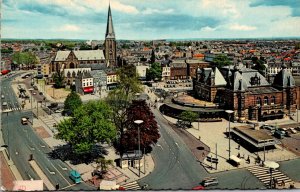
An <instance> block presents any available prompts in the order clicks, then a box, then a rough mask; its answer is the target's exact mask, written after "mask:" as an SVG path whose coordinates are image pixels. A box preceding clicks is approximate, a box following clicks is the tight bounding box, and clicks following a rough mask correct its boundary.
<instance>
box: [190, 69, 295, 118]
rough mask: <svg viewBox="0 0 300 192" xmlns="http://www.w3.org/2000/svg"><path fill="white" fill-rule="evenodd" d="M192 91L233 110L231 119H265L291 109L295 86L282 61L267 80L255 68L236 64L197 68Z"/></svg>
mask: <svg viewBox="0 0 300 192" xmlns="http://www.w3.org/2000/svg"><path fill="white" fill-rule="evenodd" d="M194 91H195V95H196V96H197V98H198V99H200V100H205V101H208V102H213V103H216V104H217V105H218V106H219V108H221V109H229V110H233V111H234V115H233V116H234V120H237V121H241V122H244V121H245V120H258V121H266V120H271V119H280V118H283V117H284V116H286V115H289V114H291V113H294V112H295V111H296V107H297V104H298V102H297V101H299V98H298V97H299V96H298V94H299V91H298V87H296V86H295V80H294V78H293V76H292V75H291V73H290V72H289V71H288V70H287V67H286V66H285V64H283V65H282V69H281V71H280V72H279V73H278V74H277V75H276V77H275V79H274V82H273V83H272V84H270V83H269V82H268V81H267V80H266V78H265V77H264V76H263V75H261V74H260V73H259V72H258V71H257V70H254V69H249V68H246V67H244V66H243V65H240V66H237V65H236V66H226V67H223V68H220V69H219V68H217V67H216V68H214V69H213V68H203V69H200V68H198V69H197V76H196V78H195V79H194Z"/></svg>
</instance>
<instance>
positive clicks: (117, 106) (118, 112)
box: [106, 65, 142, 151]
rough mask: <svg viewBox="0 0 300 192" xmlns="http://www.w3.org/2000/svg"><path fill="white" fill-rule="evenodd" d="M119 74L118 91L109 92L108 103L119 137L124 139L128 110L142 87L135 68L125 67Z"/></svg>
mask: <svg viewBox="0 0 300 192" xmlns="http://www.w3.org/2000/svg"><path fill="white" fill-rule="evenodd" d="M117 74H118V77H119V79H118V83H119V85H118V87H117V88H116V89H114V90H113V91H111V92H109V94H108V97H107V98H106V102H107V103H108V104H109V105H110V106H111V108H112V110H113V121H114V123H115V125H116V127H117V130H118V137H119V138H122V137H123V134H124V129H125V122H126V120H127V114H126V109H127V108H128V107H129V105H130V103H131V101H132V100H133V99H134V98H135V94H137V93H139V92H141V91H142V87H141V83H140V81H139V80H138V75H137V73H136V70H135V66H132V65H127V66H123V67H122V68H121V69H119V70H118V71H117ZM120 148H122V146H121V147H120ZM120 151H122V149H121V150H120Z"/></svg>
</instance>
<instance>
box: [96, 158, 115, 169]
mask: <svg viewBox="0 0 300 192" xmlns="http://www.w3.org/2000/svg"><path fill="white" fill-rule="evenodd" d="M96 163H97V168H96V169H97V170H98V169H99V168H100V169H101V173H105V172H107V168H108V166H109V165H113V161H112V160H111V159H109V160H106V159H104V158H103V157H100V158H98V159H97V160H96Z"/></svg>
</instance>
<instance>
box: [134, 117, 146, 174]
mask: <svg viewBox="0 0 300 192" xmlns="http://www.w3.org/2000/svg"><path fill="white" fill-rule="evenodd" d="M143 122H144V121H143V120H135V121H134V123H135V124H137V125H138V142H139V177H140V176H141V158H140V155H141V136H140V124H142V123H143ZM144 166H145V165H144Z"/></svg>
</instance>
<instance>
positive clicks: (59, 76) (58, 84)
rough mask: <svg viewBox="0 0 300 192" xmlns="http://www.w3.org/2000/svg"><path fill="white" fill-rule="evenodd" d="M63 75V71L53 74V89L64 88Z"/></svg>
mask: <svg viewBox="0 0 300 192" xmlns="http://www.w3.org/2000/svg"><path fill="white" fill-rule="evenodd" d="M64 78H65V77H64V73H63V71H57V72H56V73H54V74H53V81H54V83H55V84H54V87H55V88H62V87H64Z"/></svg>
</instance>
